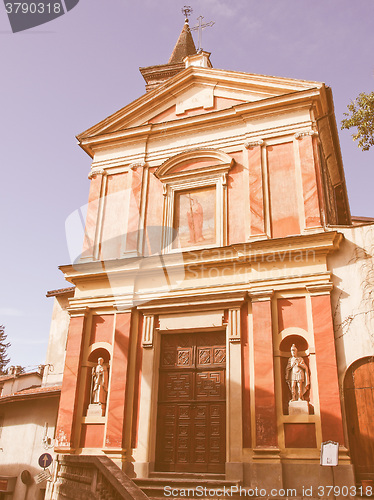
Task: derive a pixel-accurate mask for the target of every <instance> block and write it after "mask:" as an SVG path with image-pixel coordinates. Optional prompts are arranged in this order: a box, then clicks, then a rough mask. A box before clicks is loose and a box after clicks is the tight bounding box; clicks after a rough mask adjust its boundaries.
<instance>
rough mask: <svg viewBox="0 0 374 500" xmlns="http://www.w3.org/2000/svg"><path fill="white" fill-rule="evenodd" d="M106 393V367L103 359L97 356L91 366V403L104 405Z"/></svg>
mask: <svg viewBox="0 0 374 500" xmlns="http://www.w3.org/2000/svg"><path fill="white" fill-rule="evenodd" d="M107 393H108V369H107V367H106V366H104V359H103V358H99V359H98V360H97V365H96V366H94V367H93V368H92V384H91V404H100V405H105V403H106V398H107Z"/></svg>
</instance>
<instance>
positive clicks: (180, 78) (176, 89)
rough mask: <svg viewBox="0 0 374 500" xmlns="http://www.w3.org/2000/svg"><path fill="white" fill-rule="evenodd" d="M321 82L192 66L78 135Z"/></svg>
mask: <svg viewBox="0 0 374 500" xmlns="http://www.w3.org/2000/svg"><path fill="white" fill-rule="evenodd" d="M322 86H323V84H322V83H319V82H313V81H304V80H294V79H289V78H279V77H273V76H263V75H255V74H249V73H240V72H234V71H225V70H219V69H213V68H201V67H195V66H190V67H188V68H187V69H185V70H183V71H181V72H180V73H178V74H177V75H175V76H174V77H172V78H170V79H169V80H167V81H166V82H165V83H164V84H162V85H160V86H159V87H158V88H156V89H155V90H153V91H151V92H148V93H147V94H145V95H143V96H141V97H139V98H138V99H136V100H135V101H133V102H132V103H130V104H128V105H127V106H125V107H124V108H122V109H121V110H119V111H117V112H116V113H114V114H113V115H111V116H109V117H108V118H106V119H105V120H103V121H101V122H100V123H98V124H97V125H95V126H93V127H91V128H89V129H88V130H86V131H85V132H83V133H82V134H80V135H78V136H77V139H78V140H79V141H82V140H85V139H89V138H94V137H96V136H99V135H100V136H102V135H110V134H114V133H116V132H120V131H124V130H128V129H132V128H134V129H135V128H137V127H144V126H152V125H153V124H157V123H165V122H170V121H175V120H180V119H183V118H188V117H190V116H195V115H201V114H204V113H212V112H219V111H222V110H224V109H228V108H232V107H234V106H238V105H241V104H246V103H251V102H255V101H260V100H264V99H269V98H274V97H278V96H284V95H286V94H293V93H295V92H301V91H305V90H309V89H316V88H321V87H322Z"/></svg>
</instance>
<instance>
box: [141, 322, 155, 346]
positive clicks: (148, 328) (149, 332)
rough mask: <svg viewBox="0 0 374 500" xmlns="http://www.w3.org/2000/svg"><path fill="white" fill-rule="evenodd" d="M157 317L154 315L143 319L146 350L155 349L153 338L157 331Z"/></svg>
mask: <svg viewBox="0 0 374 500" xmlns="http://www.w3.org/2000/svg"><path fill="white" fill-rule="evenodd" d="M154 327H155V317H154V315H153V314H146V315H145V316H144V318H143V331H142V346H143V347H144V348H150V347H153V337H154V331H155V328H154Z"/></svg>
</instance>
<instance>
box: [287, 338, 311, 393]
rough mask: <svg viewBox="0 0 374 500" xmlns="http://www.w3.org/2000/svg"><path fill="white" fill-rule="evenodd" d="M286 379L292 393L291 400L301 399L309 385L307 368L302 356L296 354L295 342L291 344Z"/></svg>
mask: <svg viewBox="0 0 374 500" xmlns="http://www.w3.org/2000/svg"><path fill="white" fill-rule="evenodd" d="M286 381H287V384H288V387H289V389H290V391H291V394H292V399H291V401H303V397H304V394H305V393H306V391H307V390H308V389H309V387H310V380H309V369H308V367H307V365H306V364H305V361H304V360H303V358H301V357H300V356H298V355H297V347H296V346H295V344H292V346H291V357H290V358H288V363H287V367H286Z"/></svg>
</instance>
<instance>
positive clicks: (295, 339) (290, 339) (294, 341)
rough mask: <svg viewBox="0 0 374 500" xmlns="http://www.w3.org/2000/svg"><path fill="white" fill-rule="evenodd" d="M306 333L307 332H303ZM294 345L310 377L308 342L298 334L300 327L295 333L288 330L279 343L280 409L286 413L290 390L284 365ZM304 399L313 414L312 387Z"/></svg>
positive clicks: (285, 365)
mask: <svg viewBox="0 0 374 500" xmlns="http://www.w3.org/2000/svg"><path fill="white" fill-rule="evenodd" d="M305 334H307V332H305ZM292 345H295V346H296V348H297V351H298V353H297V355H298V356H299V357H302V358H303V360H304V362H305V364H306V366H307V367H308V370H309V378H310V363H309V344H308V341H307V340H306V338H305V337H304V336H303V335H300V329H297V333H296V332H295V333H292V332H290V333H289V334H288V335H286V336H284V337H283V339H282V341H281V342H280V344H279V351H280V367H281V375H280V376H281V385H282V409H283V414H284V415H288V403H289V401H290V399H291V392H290V389H289V387H288V384H287V381H286V367H287V363H288V359H289V358H290V357H291V347H292ZM304 400H305V401H307V402H308V404H309V414H314V407H313V405H312V404H311V402H312V400H313V397H312V387H310V389H308V390H307V391H306V393H305V394H304Z"/></svg>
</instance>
